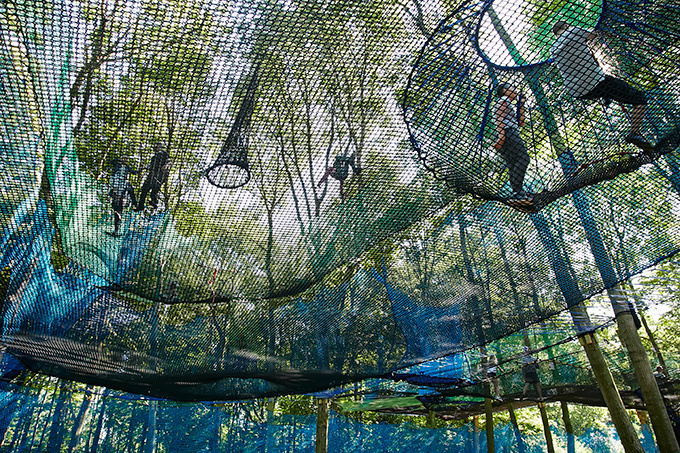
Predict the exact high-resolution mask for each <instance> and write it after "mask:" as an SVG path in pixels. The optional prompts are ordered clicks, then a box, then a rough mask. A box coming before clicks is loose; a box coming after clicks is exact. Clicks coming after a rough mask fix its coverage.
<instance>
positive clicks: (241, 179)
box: [206, 163, 250, 189]
mask: <svg viewBox="0 0 680 453" xmlns="http://www.w3.org/2000/svg"><path fill="white" fill-rule="evenodd" d="M206 177H207V178H208V181H209V182H210V184H212V185H214V186H217V187H219V188H221V189H236V188H237V187H241V186H243V185H245V184H247V183H248V181H250V170H248V168H247V167H245V166H243V165H238V164H234V163H218V164H215V165H213V166H212V167H211V168H209V169H208V171H207V172H206Z"/></svg>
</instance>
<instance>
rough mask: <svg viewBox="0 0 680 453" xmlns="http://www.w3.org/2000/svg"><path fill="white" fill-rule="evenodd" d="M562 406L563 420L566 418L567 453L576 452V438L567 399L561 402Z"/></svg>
mask: <svg viewBox="0 0 680 453" xmlns="http://www.w3.org/2000/svg"><path fill="white" fill-rule="evenodd" d="M560 405H561V406H562V420H564V430H565V431H566V432H567V453H576V439H574V427H573V425H572V424H571V417H570V416H569V404H567V402H566V401H562V402H560Z"/></svg>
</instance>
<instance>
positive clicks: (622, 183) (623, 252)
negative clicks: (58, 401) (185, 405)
mask: <svg viewBox="0 0 680 453" xmlns="http://www.w3.org/2000/svg"><path fill="white" fill-rule="evenodd" d="M677 11H678V8H677V6H676V5H675V4H673V3H672V2H665V1H644V2H630V1H625V0H616V1H609V2H603V3H597V2H596V3H593V4H592V6H591V7H587V8H585V9H583V5H581V3H580V2H579V3H576V2H563V4H561V6H560V8H558V9H556V10H554V11H553V10H551V11H545V10H543V9H542V8H541V6H540V4H533V3H530V2H523V3H514V2H505V3H504V4H503V5H500V4H496V3H495V2H492V1H486V2H464V3H462V4H461V5H456V7H455V8H452V9H450V10H449V9H447V8H444V7H438V6H436V5H434V4H430V3H428V4H426V5H421V8H418V7H417V6H415V5H414V6H409V7H407V8H406V9H405V7H404V6H403V5H396V4H392V3H385V2H380V1H375V2H360V3H353V4H351V5H350V4H342V5H340V4H337V3H336V2H326V3H323V2H322V3H319V4H316V3H315V4H311V3H306V2H292V3H291V2H288V3H285V4H284V3H277V2H267V1H262V2H246V3H242V4H238V5H224V4H223V3H222V2H217V1H214V2H213V1H209V0H205V1H202V2H194V3H192V4H191V5H185V4H184V3H181V2H176V1H170V0H168V1H167V2H162V3H159V2H156V1H153V2H147V1H141V2H137V3H134V2H129V3H126V2H113V3H112V4H109V3H106V2H105V3H104V4H102V3H101V2H90V1H83V2H77V3H72V2H67V1H54V2H52V3H51V4H50V5H48V6H45V5H42V3H36V2H33V1H28V0H26V1H10V2H5V3H3V4H2V5H1V6H0V29H2V30H3V33H2V35H1V36H0V39H1V41H0V90H1V92H2V96H1V97H2V100H0V105H1V106H2V113H1V116H0V118H1V119H0V131H1V132H0V154H1V156H2V159H1V161H0V166H2V171H0V178H2V179H1V182H2V184H0V186H2V187H1V188H0V270H1V275H0V276H1V278H0V283H1V284H0V295H2V305H1V306H0V314H1V317H0V323H1V332H2V337H1V343H2V347H3V351H4V353H5V354H6V355H7V357H8V359H7V360H12V364H11V365H7V367H8V371H7V373H8V374H7V376H8V377H9V376H11V375H13V374H15V373H18V372H19V371H21V369H28V370H31V371H37V372H40V373H44V374H49V375H53V376H57V377H61V378H66V379H72V380H75V381H80V382H85V383H89V384H98V385H106V386H108V387H109V388H112V389H118V390H124V391H128V392H132V393H137V394H144V395H152V396H156V397H163V398H172V399H177V400H190V401H201V400H213V399H220V400H222V399H241V398H250V397H264V396H271V395H281V394H288V393H304V392H313V391H319V390H323V389H328V388H331V387H335V386H340V385H343V384H347V383H349V382H360V381H364V380H366V379H382V380H385V381H389V383H390V384H389V385H390V386H392V388H395V387H396V386H398V385H401V384H395V381H399V382H406V383H407V384H408V383H409V382H410V383H411V384H413V385H421V384H422V385H426V386H431V387H433V388H437V386H447V385H448V386H449V387H451V386H455V387H456V388H457V387H461V388H463V389H465V390H462V392H463V393H467V394H470V395H477V396H478V395H482V394H484V393H485V392H486V393H488V392H487V391H486V390H485V389H484V388H483V385H482V383H481V381H480V379H479V377H478V376H475V373H478V371H479V367H480V364H481V362H482V357H481V356H480V355H478V352H477V351H478V347H480V346H483V345H490V344H495V343H494V342H497V341H498V342H501V343H497V344H502V345H503V347H502V348H500V347H499V349H498V351H496V352H497V355H498V359H499V363H500V367H501V368H503V367H507V375H504V376H501V384H502V386H503V388H504V389H506V390H504V391H506V392H508V393H510V394H514V393H517V392H518V387H521V385H522V383H521V380H520V377H518V376H520V374H518V370H519V366H518V365H517V358H518V357H519V356H520V355H521V346H522V340H520V339H519V337H518V336H516V334H517V332H520V331H523V330H525V329H528V328H531V327H532V326H540V325H541V323H543V322H545V321H546V320H548V319H550V318H551V317H553V316H555V315H557V314H560V313H564V312H565V311H566V310H569V309H570V308H573V307H575V306H577V305H578V304H579V303H581V302H582V301H584V300H587V299H589V298H591V297H592V296H594V295H596V294H599V293H600V292H602V291H603V290H604V289H610V288H614V287H615V286H617V285H620V284H621V283H622V282H626V281H628V280H629V279H630V278H631V277H633V276H635V275H638V274H639V273H640V272H642V271H643V270H645V269H647V268H649V267H651V266H654V265H656V264H657V263H659V262H661V261H663V260H666V259H668V258H670V257H672V256H673V255H675V254H676V253H677V251H678V250H679V247H680V233H679V234H676V231H678V225H679V223H678V221H677V220H678V219H677V217H678V210H677V206H678V203H680V200H679V199H678V198H679V195H680V179H679V178H680V165H679V164H678V155H677V153H678V149H677V148H678V134H677V127H678V122H677V97H678V85H677V73H678V72H677V66H676V62H677V61H678V59H677V55H678V47H677V45H678V36H679V27H678V21H677V18H676V14H675V13H676V12H677ZM199 18H200V20H199ZM558 18H561V19H563V20H566V21H567V22H569V24H570V25H571V26H572V27H579V28H583V29H586V28H587V29H588V30H591V31H595V32H596V34H597V36H598V39H599V41H597V42H595V44H593V46H594V47H593V52H594V53H595V54H598V52H599V54H598V55H600V54H601V55H605V56H607V57H608V58H609V60H606V59H603V60H602V61H605V60H606V61H608V62H609V63H610V66H611V68H614V69H612V71H611V72H612V74H614V75H616V76H617V78H618V79H620V80H623V81H624V82H625V83H626V86H628V87H631V90H632V91H631V93H629V94H631V96H632V97H633V98H634V99H633V101H632V102H634V103H633V104H626V103H625V102H624V103H622V105H624V109H627V110H624V109H622V108H621V106H620V105H619V102H618V101H617V102H616V103H612V104H609V103H607V102H601V103H600V102H595V101H591V100H584V99H577V98H575V97H574V96H572V94H570V93H569V92H568V90H567V89H566V88H565V86H566V85H568V83H567V80H566V79H567V78H566V77H564V76H563V74H562V72H560V71H561V70H560V69H559V68H558V67H556V63H554V61H553V60H554V57H553V56H551V55H549V50H548V49H549V48H550V46H551V45H552V44H553V42H554V41H556V40H557V38H556V37H555V36H553V35H552V31H551V30H550V25H552V24H553V23H554V22H555V21H556V20H557V19H558ZM518 34H521V35H522V36H524V38H522V40H518V38H517V35H518ZM506 35H507V36H506ZM511 44H512V45H511ZM513 46H514V47H513ZM593 58H595V57H593ZM602 58H604V57H602ZM502 83H505V84H507V85H508V86H507V87H505V88H503V89H501V90H500V92H502V93H505V91H504V90H505V89H507V90H511V88H512V87H514V88H515V89H516V91H522V92H523V93H524V97H523V99H524V104H523V107H522V105H520V106H519V108H518V109H517V112H519V110H522V109H523V110H524V113H523V116H524V119H523V121H520V119H519V118H517V122H518V123H520V122H522V123H524V124H523V125H519V124H518V125H517V126H518V127H516V128H514V129H513V128H511V129H513V130H515V129H516V131H515V132H516V133H517V134H519V138H520V139H522V141H523V142H524V144H525V148H526V153H527V155H528V156H529V164H528V166H527V167H526V168H527V169H528V170H527V171H526V174H525V175H523V184H525V186H522V187H523V188H524V189H522V190H514V189H513V187H511V181H510V179H511V178H510V176H511V175H509V172H508V170H507V168H506V167H508V160H507V159H505V158H503V156H501V155H500V154H499V153H498V152H497V151H500V149H499V150H496V149H495V148H494V143H495V142H494V140H497V139H498V137H496V135H494V134H495V133H497V132H499V131H498V127H497V125H494V122H495V121H496V120H495V119H494V118H495V115H497V112H499V111H500V110H503V109H500V107H498V106H497V105H496V104H497V99H496V97H498V96H497V94H498V92H499V90H498V88H499V85H500V84H502ZM640 92H642V93H643V94H644V96H643V97H644V99H645V104H644V105H646V111H645V115H644V118H643V120H642V122H641V125H640V128H639V131H638V132H639V133H640V134H641V135H642V137H643V139H644V140H648V141H650V142H651V143H648V144H650V145H651V147H646V146H645V143H647V142H644V143H641V142H640V141H639V140H638V138H639V137H638V138H635V137H633V138H631V137H629V136H628V135H627V131H628V127H629V126H631V127H632V121H629V119H628V118H629V117H628V116H627V113H626V112H628V114H630V115H634V112H633V110H634V108H635V106H636V105H643V104H641V103H640V102H638V101H635V99H637V98H636V96H640V94H639V93H640ZM505 97H508V96H505ZM510 97H512V96H510ZM511 100H512V99H511ZM614 100H616V98H614ZM629 100H630V99H629ZM504 102H506V101H504ZM636 103H637V104H636ZM605 104H606V105H605ZM626 105H628V107H626ZM631 106H632V107H631ZM503 108H504V109H506V110H511V111H512V112H513V115H514V112H515V110H514V107H513V108H512V109H510V108H509V107H508V106H506V107H503ZM499 109H500V110H499ZM513 115H510V117H511V118H510V119H509V121H510V122H512V121H514V119H513V118H512V116H513ZM518 115H519V113H518ZM506 119H507V118H506ZM629 123H631V124H629ZM504 130H505V129H504ZM513 133H514V132H513ZM508 134H509V135H508V137H510V135H511V134H512V133H511V132H508ZM634 135H637V134H634ZM508 137H506V139H507V140H508V141H509V142H510V141H512V140H514V139H513V138H508ZM516 138H517V136H515V139H516ZM501 146H503V145H501ZM513 174H514V175H515V176H517V175H516V174H515V173H513ZM515 176H513V180H514V181H515V182H516V179H514V178H515ZM523 190H526V191H528V192H531V193H532V194H533V196H535V197H536V198H535V200H533V201H530V200H528V198H530V197H528V195H527V194H526V193H525V194H524V195H525V196H526V197H525V198H522V197H520V198H517V199H513V198H512V197H511V195H512V194H511V193H510V192H521V191H523ZM515 195H519V194H518V193H516V194H515ZM523 197H524V196H523ZM507 205H510V206H507ZM518 209H519V210H518ZM520 211H524V212H520ZM527 212H530V213H531V214H527ZM629 296H630V297H629ZM632 296H633V292H632V291H630V292H629V293H627V294H626V300H625V301H623V302H621V306H622V307H623V308H624V309H626V310H630V311H632V312H636V310H637V306H636V304H635V303H634V302H633V298H632ZM574 323H575V324H576V325H575V326H574ZM563 324H564V325H568V327H565V329H568V332H567V330H565V331H562V332H561V333H560V334H559V335H557V336H545V337H542V339H540V340H536V339H534V342H535V343H536V346H535V347H536V349H537V350H540V351H541V353H542V354H543V351H549V350H551V349H550V347H551V346H554V345H563V344H567V343H566V341H567V340H566V339H570V341H572V343H569V346H565V348H567V349H568V348H572V349H578V347H574V343H573V338H574V336H575V335H578V334H581V333H583V332H585V331H589V330H593V329H596V328H597V327H598V324H597V322H592V321H591V320H590V319H588V318H587V317H581V318H572V319H570V320H568V321H564V322H563ZM525 331H526V330H525ZM504 339H505V340H504ZM503 341H505V343H503ZM573 347H574V348H573ZM542 348H545V349H542ZM568 352H569V353H570V354H571V353H572V352H573V351H572V350H571V349H569V350H568ZM545 354H547V352H546V353H545ZM565 354H566V353H565ZM574 354H576V352H574ZM611 354H612V356H611V357H612V359H611V366H612V367H613V368H615V369H617V370H618V371H621V375H622V379H624V378H625V379H626V380H625V381H624V382H625V385H626V389H625V390H632V389H634V388H636V384H635V382H634V379H632V378H631V377H630V373H628V372H624V371H622V370H624V369H625V368H627V366H628V365H627V364H626V362H625V360H624V358H623V357H621V356H619V355H616V354H617V353H616V351H614V350H612V352H611ZM555 355H556V356H560V353H558V352H556V353H555ZM443 357H445V358H443ZM442 358H443V359H442ZM434 359H440V362H430V363H429V364H427V365H420V364H422V363H424V362H428V361H431V360H434ZM544 359H546V358H545V357H544ZM15 360H16V361H18V362H17V363H15V362H14V361H15ZM484 360H486V359H484ZM584 360H585V359H584V357H583V356H579V357H578V359H574V363H571V362H569V361H568V360H566V359H565V363H564V364H563V365H564V366H563V367H562V368H560V369H559V370H558V371H559V373H551V375H552V378H551V380H550V382H551V385H553V386H554V387H559V386H561V385H571V384H578V385H592V377H591V376H590V374H588V373H587V372H586V371H584V369H586V367H585V366H584V365H583V364H584V363H585V362H584ZM510 364H513V365H510ZM428 367H430V368H428ZM15 377H16V376H15ZM15 377H11V378H8V379H14V378H15ZM411 384H408V385H411ZM404 385H406V384H404ZM422 393H423V395H421V396H427V395H428V394H430V393H431V389H430V388H428V389H425V390H423V392H422ZM443 396H445V397H449V396H456V395H452V394H449V395H443Z"/></svg>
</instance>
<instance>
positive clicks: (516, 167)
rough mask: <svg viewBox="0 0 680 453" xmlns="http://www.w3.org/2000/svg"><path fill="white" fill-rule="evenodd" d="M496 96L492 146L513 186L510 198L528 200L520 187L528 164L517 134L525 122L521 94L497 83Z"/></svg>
mask: <svg viewBox="0 0 680 453" xmlns="http://www.w3.org/2000/svg"><path fill="white" fill-rule="evenodd" d="M496 95H497V96H498V97H499V100H498V103H497V104H496V115H495V119H496V130H497V134H498V136H497V139H496V143H495V144H494V145H493V146H494V148H496V150H497V151H498V153H499V154H500V155H501V157H503V160H504V161H505V164H506V165H507V167H508V177H509V179H510V187H512V195H511V196H510V199H511V200H518V201H521V200H526V201H531V199H532V197H531V194H528V193H527V192H525V191H524V188H523V184H524V175H525V174H526V172H527V167H528V166H529V153H528V152H527V148H526V146H525V145H524V141H523V140H522V137H520V135H519V128H520V127H521V126H522V125H523V124H524V106H523V105H522V101H521V96H519V95H518V94H517V91H516V90H515V89H514V88H513V87H511V86H510V85H508V84H507V83H501V84H500V85H498V87H497V88H496Z"/></svg>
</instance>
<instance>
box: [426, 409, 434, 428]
mask: <svg viewBox="0 0 680 453" xmlns="http://www.w3.org/2000/svg"><path fill="white" fill-rule="evenodd" d="M434 424H435V412H434V411H428V412H427V427H428V428H434V426H435V425H434Z"/></svg>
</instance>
